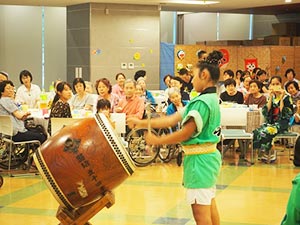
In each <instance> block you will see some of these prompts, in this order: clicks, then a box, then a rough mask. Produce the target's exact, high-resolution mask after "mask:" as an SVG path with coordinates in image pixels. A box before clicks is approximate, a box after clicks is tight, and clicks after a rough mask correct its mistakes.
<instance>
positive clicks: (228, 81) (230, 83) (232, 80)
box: [224, 78, 236, 87]
mask: <svg viewBox="0 0 300 225" xmlns="http://www.w3.org/2000/svg"><path fill="white" fill-rule="evenodd" d="M232 84H233V86H236V82H235V80H234V79H231V78H230V79H227V80H225V81H224V86H225V87H227V86H228V85H232Z"/></svg>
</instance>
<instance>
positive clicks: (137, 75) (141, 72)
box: [134, 70, 147, 81]
mask: <svg viewBox="0 0 300 225" xmlns="http://www.w3.org/2000/svg"><path fill="white" fill-rule="evenodd" d="M140 77H143V78H144V79H145V80H146V79H147V76H146V71H145V70H138V71H136V73H135V74H134V80H135V81H137V80H138V79H139V78H140Z"/></svg>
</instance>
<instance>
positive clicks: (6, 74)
mask: <svg viewBox="0 0 300 225" xmlns="http://www.w3.org/2000/svg"><path fill="white" fill-rule="evenodd" d="M0 74H2V75H3V76H5V77H6V79H7V80H8V73H6V72H5V71H0Z"/></svg>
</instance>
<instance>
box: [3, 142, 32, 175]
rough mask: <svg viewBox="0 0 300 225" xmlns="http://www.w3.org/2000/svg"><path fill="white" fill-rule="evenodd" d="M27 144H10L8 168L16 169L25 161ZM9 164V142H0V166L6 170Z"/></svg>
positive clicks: (27, 149) (27, 150)
mask: <svg viewBox="0 0 300 225" xmlns="http://www.w3.org/2000/svg"><path fill="white" fill-rule="evenodd" d="M28 152H29V146H28V145H18V146H15V145H13V146H12V152H11V162H10V168H11V169H16V168H18V167H19V166H21V165H22V164H23V163H25V162H26V160H27V158H28ZM8 166H9V143H2V144H1V146H0V168H2V169H5V170H7V169H8Z"/></svg>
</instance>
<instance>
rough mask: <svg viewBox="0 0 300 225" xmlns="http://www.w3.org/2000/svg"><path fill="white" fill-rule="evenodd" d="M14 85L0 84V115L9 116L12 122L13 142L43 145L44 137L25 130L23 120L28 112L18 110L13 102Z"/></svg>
mask: <svg viewBox="0 0 300 225" xmlns="http://www.w3.org/2000/svg"><path fill="white" fill-rule="evenodd" d="M14 90H15V89H14V84H13V82H11V81H10V80H4V81H2V82H0V115H9V116H10V117H11V119H12V121H13V138H12V139H13V141H31V140H39V141H40V143H43V142H44V141H45V140H46V137H45V136H44V135H43V134H41V133H38V132H32V131H29V130H27V129H26V128H25V125H24V120H25V119H26V118H27V117H28V116H29V115H30V113H29V112H22V111H20V110H19V108H18V106H17V104H16V103H15V101H14V94H15V92H14Z"/></svg>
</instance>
